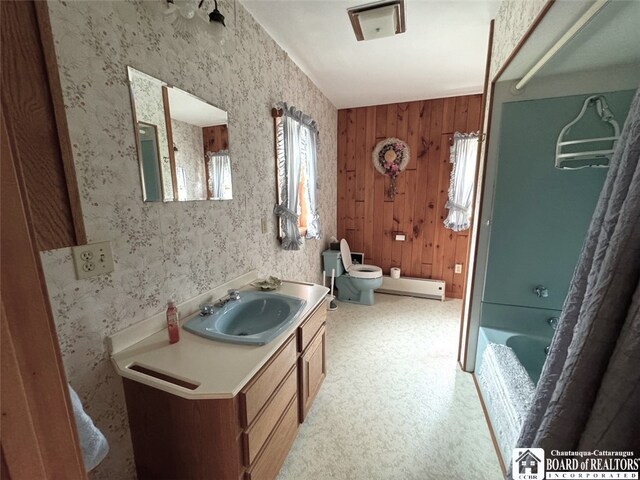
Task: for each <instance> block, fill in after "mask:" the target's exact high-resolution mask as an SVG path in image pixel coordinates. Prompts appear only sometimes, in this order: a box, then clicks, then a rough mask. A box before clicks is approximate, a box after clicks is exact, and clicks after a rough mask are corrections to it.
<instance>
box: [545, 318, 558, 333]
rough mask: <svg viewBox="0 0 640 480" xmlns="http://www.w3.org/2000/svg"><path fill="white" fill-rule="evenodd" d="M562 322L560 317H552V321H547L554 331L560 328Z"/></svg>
mask: <svg viewBox="0 0 640 480" xmlns="http://www.w3.org/2000/svg"><path fill="white" fill-rule="evenodd" d="M559 321H560V318H558V317H551V318H550V319H548V320H547V323H548V324H549V325H551V328H553V329H554V330H555V329H556V328H558V322H559Z"/></svg>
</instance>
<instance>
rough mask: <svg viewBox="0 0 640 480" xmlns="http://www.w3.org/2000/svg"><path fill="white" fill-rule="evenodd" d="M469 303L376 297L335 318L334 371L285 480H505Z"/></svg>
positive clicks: (331, 336)
mask: <svg viewBox="0 0 640 480" xmlns="http://www.w3.org/2000/svg"><path fill="white" fill-rule="evenodd" d="M461 306H462V304H461V302H460V301H458V300H449V301H446V302H444V303H443V302H439V301H437V300H425V299H417V298H410V297H400V296H392V295H381V294H377V295H376V305H375V306H373V307H367V306H361V305H353V304H348V303H342V302H338V310H336V311H334V312H329V313H328V321H327V362H328V375H327V378H326V379H325V381H324V384H323V386H322V388H321V390H320V392H319V393H318V396H317V397H316V400H315V403H314V405H313V407H312V409H311V411H310V412H309V415H308V417H307V419H306V420H305V423H304V424H303V425H301V426H300V430H299V432H298V436H297V438H296V441H295V443H294V445H293V448H292V449H291V452H290V453H289V456H288V457H287V460H286V462H285V464H284V466H283V468H282V470H281V472H280V475H279V476H278V480H323V479H336V480H431V479H445V478H446V479H464V480H474V479H478V480H493V479H496V480H498V479H501V478H502V473H501V471H500V466H499V464H498V459H497V457H496V453H495V450H494V448H493V444H492V442H491V437H490V435H489V430H488V428H487V425H486V423H485V420H484V416H483V414H482V407H481V405H480V400H479V399H478V396H477V394H476V390H475V387H474V384H473V379H472V377H471V375H469V374H467V373H464V372H462V371H461V370H460V368H459V367H458V364H457V361H456V356H457V348H458V334H459V331H458V325H459V319H460V309H461Z"/></svg>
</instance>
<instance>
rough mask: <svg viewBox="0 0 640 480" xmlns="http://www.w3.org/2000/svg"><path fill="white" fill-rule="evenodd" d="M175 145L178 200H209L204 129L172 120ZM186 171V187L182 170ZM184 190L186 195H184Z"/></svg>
mask: <svg viewBox="0 0 640 480" xmlns="http://www.w3.org/2000/svg"><path fill="white" fill-rule="evenodd" d="M171 128H172V130H173V143H174V144H175V145H176V147H177V149H178V150H177V151H176V152H174V153H175V157H176V169H177V170H178V175H177V177H178V198H179V199H180V200H198V199H206V198H207V177H206V172H205V157H204V146H203V140H202V127H198V126H197V125H191V124H189V123H186V122H181V121H179V120H176V119H175V118H172V119H171ZM181 168H182V169H184V176H185V186H184V189H183V187H182V184H181V178H180V169H181ZM183 190H184V195H183V194H182V193H183Z"/></svg>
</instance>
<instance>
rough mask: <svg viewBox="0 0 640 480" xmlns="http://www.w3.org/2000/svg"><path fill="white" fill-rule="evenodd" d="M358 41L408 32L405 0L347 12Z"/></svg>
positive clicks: (385, 2)
mask: <svg viewBox="0 0 640 480" xmlns="http://www.w3.org/2000/svg"><path fill="white" fill-rule="evenodd" d="M347 13H348V14H349V19H350V20H351V26H352V27H353V31H354V33H355V34H356V38H357V39H358V41H361V40H373V39H374V38H383V37H392V36H394V35H397V34H399V33H403V32H404V31H405V30H406V25H405V16H404V0H393V1H383V2H375V3H368V4H367V5H361V6H359V7H353V8H349V9H348V10H347Z"/></svg>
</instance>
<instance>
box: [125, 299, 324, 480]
mask: <svg viewBox="0 0 640 480" xmlns="http://www.w3.org/2000/svg"><path fill="white" fill-rule="evenodd" d="M325 321H326V307H325V304H324V302H322V303H321V304H320V305H319V306H318V308H317V309H316V310H315V311H314V312H313V313H311V314H310V315H309V316H308V317H307V319H305V321H304V322H302V324H301V325H300V326H299V327H298V329H297V330H296V332H295V333H294V334H292V335H291V336H290V337H289V338H288V339H287V340H286V341H285V342H284V344H283V345H282V346H281V347H280V348H279V349H278V350H277V351H276V353H274V354H273V356H272V357H271V359H269V361H268V362H267V363H266V364H265V365H264V366H263V367H262V368H261V369H260V371H259V372H258V373H257V374H256V375H255V376H254V377H253V378H252V379H251V380H250V381H249V382H248V383H247V384H246V385H245V386H244V388H242V390H241V391H240V393H239V394H238V395H236V396H235V397H233V398H228V399H205V400H189V399H185V398H182V397H178V396H176V395H173V394H170V393H167V392H164V391H162V390H158V389H157V388H153V387H149V386H147V385H144V384H142V383H139V382H136V381H133V380H129V379H127V378H124V379H123V380H124V392H125V397H126V403H127V410H128V413H129V425H130V428H131V439H132V441H133V450H134V455H135V460H136V470H137V474H138V478H139V479H140V480H144V479H181V480H183V479H184V480H187V479H193V480H196V479H197V480H200V479H215V480H274V479H275V478H276V476H277V475H278V472H279V471H280V468H281V467H282V464H283V463H284V461H285V459H286V457H287V454H288V453H289V450H290V449H291V445H292V444H293V441H294V440H295V437H296V435H297V432H298V425H299V423H301V422H302V421H303V420H304V417H305V416H306V414H307V412H308V411H309V408H310V407H311V404H312V402H313V399H314V398H315V396H316V394H317V392H318V390H319V389H320V385H321V384H322V381H323V380H324V377H325V376H326V358H325Z"/></svg>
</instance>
